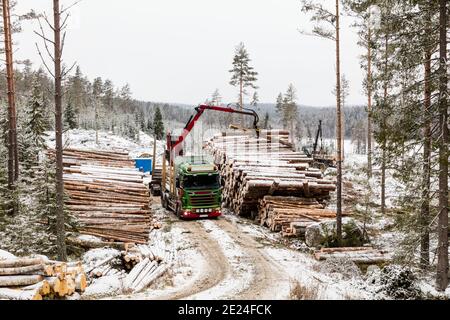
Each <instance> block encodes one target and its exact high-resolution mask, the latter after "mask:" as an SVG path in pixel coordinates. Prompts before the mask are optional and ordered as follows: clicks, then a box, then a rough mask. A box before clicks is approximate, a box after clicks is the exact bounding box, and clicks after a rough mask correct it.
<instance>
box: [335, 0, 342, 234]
mask: <svg viewBox="0 0 450 320" xmlns="http://www.w3.org/2000/svg"><path fill="white" fill-rule="evenodd" d="M339 40H340V39H339V0H336V100H337V101H336V134H337V159H336V160H337V190H336V191H337V192H336V198H337V212H336V236H337V241H338V242H339V243H340V242H341V239H342V115H341V62H340V43H339Z"/></svg>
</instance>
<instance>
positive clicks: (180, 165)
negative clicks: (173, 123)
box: [161, 105, 259, 219]
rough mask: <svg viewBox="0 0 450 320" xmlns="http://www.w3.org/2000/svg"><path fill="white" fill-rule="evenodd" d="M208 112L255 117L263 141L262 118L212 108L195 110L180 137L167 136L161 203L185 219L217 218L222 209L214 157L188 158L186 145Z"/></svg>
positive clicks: (219, 179)
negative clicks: (190, 134) (260, 125)
mask: <svg viewBox="0 0 450 320" xmlns="http://www.w3.org/2000/svg"><path fill="white" fill-rule="evenodd" d="M206 110H211V111H218V112H227V113H237V114H242V115H248V116H252V117H253V119H254V120H253V129H254V130H255V131H256V134H257V136H258V137H259V128H258V122H259V117H258V114H257V113H256V112H255V111H254V110H250V109H240V110H238V109H233V108H231V107H230V106H228V107H218V106H210V105H200V106H198V107H196V108H195V111H196V114H195V115H193V116H191V118H190V119H189V121H188V122H187V124H186V126H185V127H184V130H183V133H182V134H181V135H180V136H172V135H171V134H170V133H168V134H167V146H166V150H165V153H164V159H163V169H162V179H161V203H162V205H163V207H164V208H166V209H169V210H172V211H173V212H175V213H176V215H177V216H178V217H179V218H181V219H198V218H217V217H219V216H220V215H221V214H222V212H221V207H222V186H221V177H220V173H219V168H218V167H217V166H216V165H215V164H214V161H213V159H212V157H211V156H205V155H198V156H184V152H183V142H184V141H185V139H186V137H187V136H188V134H189V133H190V132H191V131H192V129H193V128H194V126H195V124H196V123H197V121H198V120H199V119H200V117H201V116H202V114H203V113H204V112H205V111H206Z"/></svg>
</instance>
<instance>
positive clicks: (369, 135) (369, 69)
mask: <svg viewBox="0 0 450 320" xmlns="http://www.w3.org/2000/svg"><path fill="white" fill-rule="evenodd" d="M371 41H372V29H371V26H370V16H369V27H368V35H367V176H368V178H369V179H370V178H372V114H371V113H372V47H371Z"/></svg>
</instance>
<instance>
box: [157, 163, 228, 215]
mask: <svg viewBox="0 0 450 320" xmlns="http://www.w3.org/2000/svg"><path fill="white" fill-rule="evenodd" d="M166 169H167V170H165V180H166V183H165V188H163V189H164V191H163V192H162V194H161V197H162V204H163V207H165V208H167V209H171V210H173V211H174V212H175V213H176V214H177V216H178V217H179V218H182V219H198V218H216V217H219V216H220V215H221V214H222V213H221V205H222V187H221V183H220V173H219V171H218V168H217V166H216V165H215V164H214V161H213V159H212V157H210V156H206V155H205V156H179V157H177V158H176V159H175V161H174V165H173V166H168V165H167V166H166ZM167 182H168V183H167Z"/></svg>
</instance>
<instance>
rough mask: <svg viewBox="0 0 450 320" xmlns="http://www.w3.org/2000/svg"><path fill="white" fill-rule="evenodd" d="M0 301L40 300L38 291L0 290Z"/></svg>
mask: <svg viewBox="0 0 450 320" xmlns="http://www.w3.org/2000/svg"><path fill="white" fill-rule="evenodd" d="M0 299H8V300H42V296H41V295H40V293H39V289H34V290H22V289H8V288H0Z"/></svg>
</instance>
